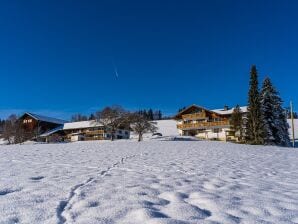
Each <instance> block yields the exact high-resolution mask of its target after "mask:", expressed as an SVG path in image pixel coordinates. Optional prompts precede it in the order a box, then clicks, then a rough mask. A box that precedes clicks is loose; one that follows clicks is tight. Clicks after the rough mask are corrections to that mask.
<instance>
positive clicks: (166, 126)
mask: <svg viewBox="0 0 298 224" xmlns="http://www.w3.org/2000/svg"><path fill="white" fill-rule="evenodd" d="M153 122H155V123H156V126H157V131H156V132H157V133H161V134H162V135H163V137H170V138H172V137H174V136H177V135H178V134H179V133H178V129H177V122H176V121H175V120H157V121H153ZM130 138H131V139H138V135H137V134H136V133H134V132H131V134H130ZM143 138H144V140H149V139H152V138H159V137H158V136H152V133H146V134H144V136H143Z"/></svg>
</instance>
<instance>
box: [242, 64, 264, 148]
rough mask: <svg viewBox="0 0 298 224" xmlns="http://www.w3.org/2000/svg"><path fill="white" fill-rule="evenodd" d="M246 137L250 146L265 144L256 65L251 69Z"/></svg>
mask: <svg viewBox="0 0 298 224" xmlns="http://www.w3.org/2000/svg"><path fill="white" fill-rule="evenodd" d="M246 125H247V127H246V137H247V141H248V143H250V144H264V131H263V121H262V113H261V103H260V93H259V87H258V72H257V68H256V66H255V65H253V66H252V67H251V71H250V82H249V92H248V114H247V124H246Z"/></svg>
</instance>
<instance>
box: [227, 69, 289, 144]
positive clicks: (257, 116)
mask: <svg viewBox="0 0 298 224" xmlns="http://www.w3.org/2000/svg"><path fill="white" fill-rule="evenodd" d="M282 104H283V101H282V99H281V97H280V95H279V92H278V91H277V90H276V88H275V87H274V85H273V84H272V82H271V80H270V78H269V77H266V78H265V79H264V81H263V83H262V87H261V89H259V82H258V71H257V68H256V66H255V65H253V66H252V67H251V71H250V82H249V91H248V111H247V114H246V115H244V114H243V113H242V111H241V109H240V107H239V105H237V106H236V107H235V109H234V111H233V114H232V116H231V124H232V130H234V131H235V133H236V135H237V136H238V138H239V140H240V141H241V142H244V143H248V144H256V145H263V144H265V145H279V146H289V145H290V137H289V132H288V129H289V124H288V122H287V118H288V116H289V112H288V111H287V110H286V109H285V108H283V106H282ZM243 116H244V117H243Z"/></svg>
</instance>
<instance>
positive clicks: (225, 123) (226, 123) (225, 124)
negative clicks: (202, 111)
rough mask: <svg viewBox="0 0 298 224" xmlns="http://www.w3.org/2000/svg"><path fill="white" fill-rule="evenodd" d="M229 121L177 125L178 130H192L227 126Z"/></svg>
mask: <svg viewBox="0 0 298 224" xmlns="http://www.w3.org/2000/svg"><path fill="white" fill-rule="evenodd" d="M228 125H230V123H229V121H212V122H199V123H189V124H178V125H177V128H178V129H192V128H206V127H213V126H214V127H218V126H228Z"/></svg>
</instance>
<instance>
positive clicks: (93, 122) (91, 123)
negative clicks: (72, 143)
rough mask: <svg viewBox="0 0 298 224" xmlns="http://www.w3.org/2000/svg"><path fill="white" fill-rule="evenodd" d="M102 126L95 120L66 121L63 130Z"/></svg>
mask: <svg viewBox="0 0 298 224" xmlns="http://www.w3.org/2000/svg"><path fill="white" fill-rule="evenodd" d="M102 126H103V125H102V124H101V123H99V122H98V121H96V120H90V121H78V122H68V123H65V124H64V126H63V130H69V129H81V128H91V127H102Z"/></svg>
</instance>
